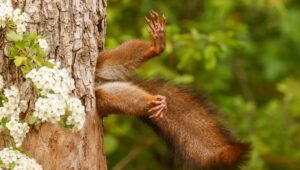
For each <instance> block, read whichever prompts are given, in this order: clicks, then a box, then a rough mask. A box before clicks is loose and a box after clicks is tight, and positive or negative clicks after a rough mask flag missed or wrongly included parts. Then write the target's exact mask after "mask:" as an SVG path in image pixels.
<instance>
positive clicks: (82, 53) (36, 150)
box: [0, 0, 107, 170]
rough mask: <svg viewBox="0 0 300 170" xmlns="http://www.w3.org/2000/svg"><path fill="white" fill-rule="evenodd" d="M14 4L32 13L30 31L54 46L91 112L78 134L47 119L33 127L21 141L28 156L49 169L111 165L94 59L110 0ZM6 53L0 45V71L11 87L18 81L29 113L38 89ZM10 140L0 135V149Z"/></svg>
mask: <svg viewBox="0 0 300 170" xmlns="http://www.w3.org/2000/svg"><path fill="white" fill-rule="evenodd" d="M14 5H15V6H16V7H18V8H21V9H23V10H24V11H25V12H26V13H27V14H28V15H29V16H30V20H29V23H28V24H29V25H28V27H27V30H29V31H36V32H38V34H39V35H43V36H45V37H46V38H47V40H48V43H49V45H50V48H51V51H50V54H49V58H52V59H56V60H59V61H61V63H62V66H63V67H67V68H68V69H70V70H71V71H72V75H73V78H74V79H75V84H76V90H75V92H74V93H75V95H76V96H78V97H80V99H82V101H83V103H84V104H85V106H86V113H87V116H86V122H85V127H84V129H83V130H81V131H80V132H76V133H73V132H71V131H66V130H62V129H61V128H60V127H59V126H58V125H53V124H49V123H44V124H42V125H41V127H39V129H31V130H30V133H29V134H28V135H27V137H26V139H25V141H24V143H23V148H24V150H25V152H26V154H27V155H29V156H30V157H33V158H35V159H36V160H37V161H38V162H39V163H40V164H41V165H42V166H43V168H44V169H45V170H59V169H62V170H65V169H74V170H78V169H87V170H97V169H100V170H105V169H107V167H106V160H105V156H104V154H103V140H102V121H101V120H100V119H99V116H98V114H97V111H96V107H95V96H94V88H93V85H94V69H95V64H96V57H97V55H98V53H99V51H100V50H101V49H102V48H103V42H104V35H105V27H106V25H105V16H106V11H105V9H106V0H83V1H81V0H65V1H60V0H40V1H36V0H19V1H17V0H15V1H14ZM3 55H4V54H3V47H1V49H0V74H2V75H3V77H4V79H5V81H6V82H8V83H7V84H8V85H12V84H15V85H17V86H18V87H19V88H20V89H21V93H22V97H23V99H26V100H27V101H28V103H29V109H28V111H27V116H28V114H29V113H30V112H32V109H33V103H34V101H35V98H36V96H35V95H34V91H33V89H32V87H31V86H30V83H29V82H24V79H22V76H21V72H20V71H19V70H18V69H17V68H15V67H14V64H13V62H11V61H8V59H7V58H6V57H3ZM7 142H8V141H7V139H6V138H5V137H4V136H0V149H1V148H3V147H5V145H7Z"/></svg>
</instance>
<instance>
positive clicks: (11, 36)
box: [6, 31, 23, 42]
mask: <svg viewBox="0 0 300 170" xmlns="http://www.w3.org/2000/svg"><path fill="white" fill-rule="evenodd" d="M6 39H7V40H8V41H13V42H16V41H21V40H22V39H23V35H22V34H17V33H16V32H14V31H10V32H9V33H7V34H6Z"/></svg>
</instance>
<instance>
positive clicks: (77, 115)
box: [66, 97, 85, 130]
mask: <svg viewBox="0 0 300 170" xmlns="http://www.w3.org/2000/svg"><path fill="white" fill-rule="evenodd" d="M66 102H67V110H68V111H69V112H71V113H72V114H71V115H70V116H68V118H67V124H68V125H74V127H73V129H75V130H80V129H81V128H82V127H83V125H84V121H85V111H84V106H83V105H82V103H81V101H80V100H79V99H77V98H75V97H69V98H68V100H66Z"/></svg>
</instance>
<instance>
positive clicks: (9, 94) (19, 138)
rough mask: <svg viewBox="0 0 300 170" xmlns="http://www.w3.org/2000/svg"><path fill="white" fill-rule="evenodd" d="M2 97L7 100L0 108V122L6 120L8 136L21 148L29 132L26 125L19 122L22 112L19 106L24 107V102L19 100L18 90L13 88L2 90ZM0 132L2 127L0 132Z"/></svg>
mask: <svg viewBox="0 0 300 170" xmlns="http://www.w3.org/2000/svg"><path fill="white" fill-rule="evenodd" d="M4 96H5V97H6V98H7V101H6V102H4V103H3V106H2V107H0V120H2V119H3V118H7V120H8V122H7V123H6V127H7V129H8V130H9V133H10V136H11V137H12V138H13V139H14V141H15V143H16V146H21V145H22V142H23V140H24V138H25V136H26V134H27V133H28V131H29V126H28V124H27V123H21V122H20V121H19V115H20V113H21V112H22V108H21V107H20V106H21V105H22V103H23V105H25V102H24V101H22V100H21V98H20V92H19V89H18V88H17V87H15V86H11V87H10V88H8V89H4ZM23 107H25V106H23ZM2 130H3V127H2V129H0V131H2Z"/></svg>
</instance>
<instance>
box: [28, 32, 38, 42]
mask: <svg viewBox="0 0 300 170" xmlns="http://www.w3.org/2000/svg"><path fill="white" fill-rule="evenodd" d="M38 38H39V36H38V35H37V34H36V32H31V33H30V34H29V35H28V36H27V39H28V40H30V41H35V40H37V39H38Z"/></svg>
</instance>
